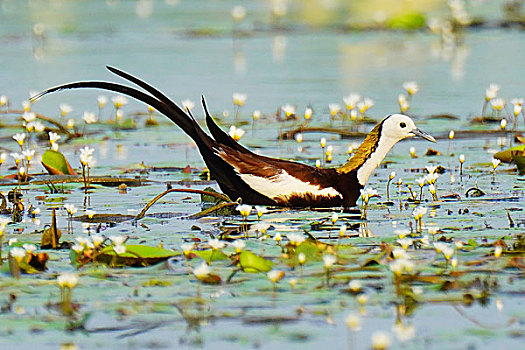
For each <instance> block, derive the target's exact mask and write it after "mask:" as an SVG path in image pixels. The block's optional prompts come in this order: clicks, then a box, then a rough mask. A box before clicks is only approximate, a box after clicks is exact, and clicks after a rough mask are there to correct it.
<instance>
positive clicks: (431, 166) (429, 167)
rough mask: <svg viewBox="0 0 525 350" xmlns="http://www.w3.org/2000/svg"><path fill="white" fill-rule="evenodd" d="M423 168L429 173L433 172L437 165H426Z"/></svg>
mask: <svg viewBox="0 0 525 350" xmlns="http://www.w3.org/2000/svg"><path fill="white" fill-rule="evenodd" d="M425 168H426V169H427V171H428V173H429V174H434V172H435V171H436V170H437V168H438V167H437V166H436V165H427V166H426V167H425Z"/></svg>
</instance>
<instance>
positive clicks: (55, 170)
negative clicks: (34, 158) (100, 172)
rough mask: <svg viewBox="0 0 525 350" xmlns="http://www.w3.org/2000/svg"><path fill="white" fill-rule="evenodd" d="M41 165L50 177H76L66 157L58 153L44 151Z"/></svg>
mask: <svg viewBox="0 0 525 350" xmlns="http://www.w3.org/2000/svg"><path fill="white" fill-rule="evenodd" d="M42 165H43V166H44V168H46V170H47V171H48V172H49V173H50V174H51V175H76V173H75V171H74V170H73V168H71V165H69V163H68V162H67V159H66V157H64V155H63V154H62V153H60V152H58V151H53V150H50V149H48V150H46V151H45V152H44V154H42Z"/></svg>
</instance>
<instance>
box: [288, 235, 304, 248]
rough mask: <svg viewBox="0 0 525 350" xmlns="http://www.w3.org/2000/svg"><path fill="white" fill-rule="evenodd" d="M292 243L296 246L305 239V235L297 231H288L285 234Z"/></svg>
mask: <svg viewBox="0 0 525 350" xmlns="http://www.w3.org/2000/svg"><path fill="white" fill-rule="evenodd" d="M286 237H287V238H288V240H289V241H290V243H291V244H292V245H295V246H298V245H300V244H301V243H303V242H304V241H305V237H304V236H303V235H301V234H298V233H290V234H288V235H287V236H286Z"/></svg>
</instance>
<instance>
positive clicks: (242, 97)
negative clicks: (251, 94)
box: [233, 92, 248, 107]
mask: <svg viewBox="0 0 525 350" xmlns="http://www.w3.org/2000/svg"><path fill="white" fill-rule="evenodd" d="M247 98H248V96H247V95H246V94H241V93H239V92H234V93H233V104H234V105H236V106H239V107H242V106H244V104H245V103H246V100H247Z"/></svg>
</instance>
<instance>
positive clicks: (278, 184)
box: [239, 170, 342, 199]
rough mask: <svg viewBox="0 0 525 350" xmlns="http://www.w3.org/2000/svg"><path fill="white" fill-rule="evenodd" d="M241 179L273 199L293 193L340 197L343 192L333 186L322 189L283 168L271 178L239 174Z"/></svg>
mask: <svg viewBox="0 0 525 350" xmlns="http://www.w3.org/2000/svg"><path fill="white" fill-rule="evenodd" d="M239 176H240V177H241V179H242V180H243V181H244V182H246V183H247V184H248V186H250V187H251V188H253V189H254V190H255V191H257V192H259V193H261V194H263V195H265V196H266V197H269V198H272V199H286V198H288V197H290V196H292V195H304V194H307V193H310V194H313V195H317V196H329V197H340V198H342V196H341V193H339V192H338V191H336V190H335V189H334V188H333V187H327V188H323V189H321V187H320V186H319V185H312V184H311V183H309V182H303V181H301V180H299V179H297V178H295V177H293V176H291V175H290V174H288V173H287V172H286V171H284V170H282V171H281V172H280V173H279V174H277V175H275V176H272V177H270V178H264V177H260V176H256V175H252V174H239Z"/></svg>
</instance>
